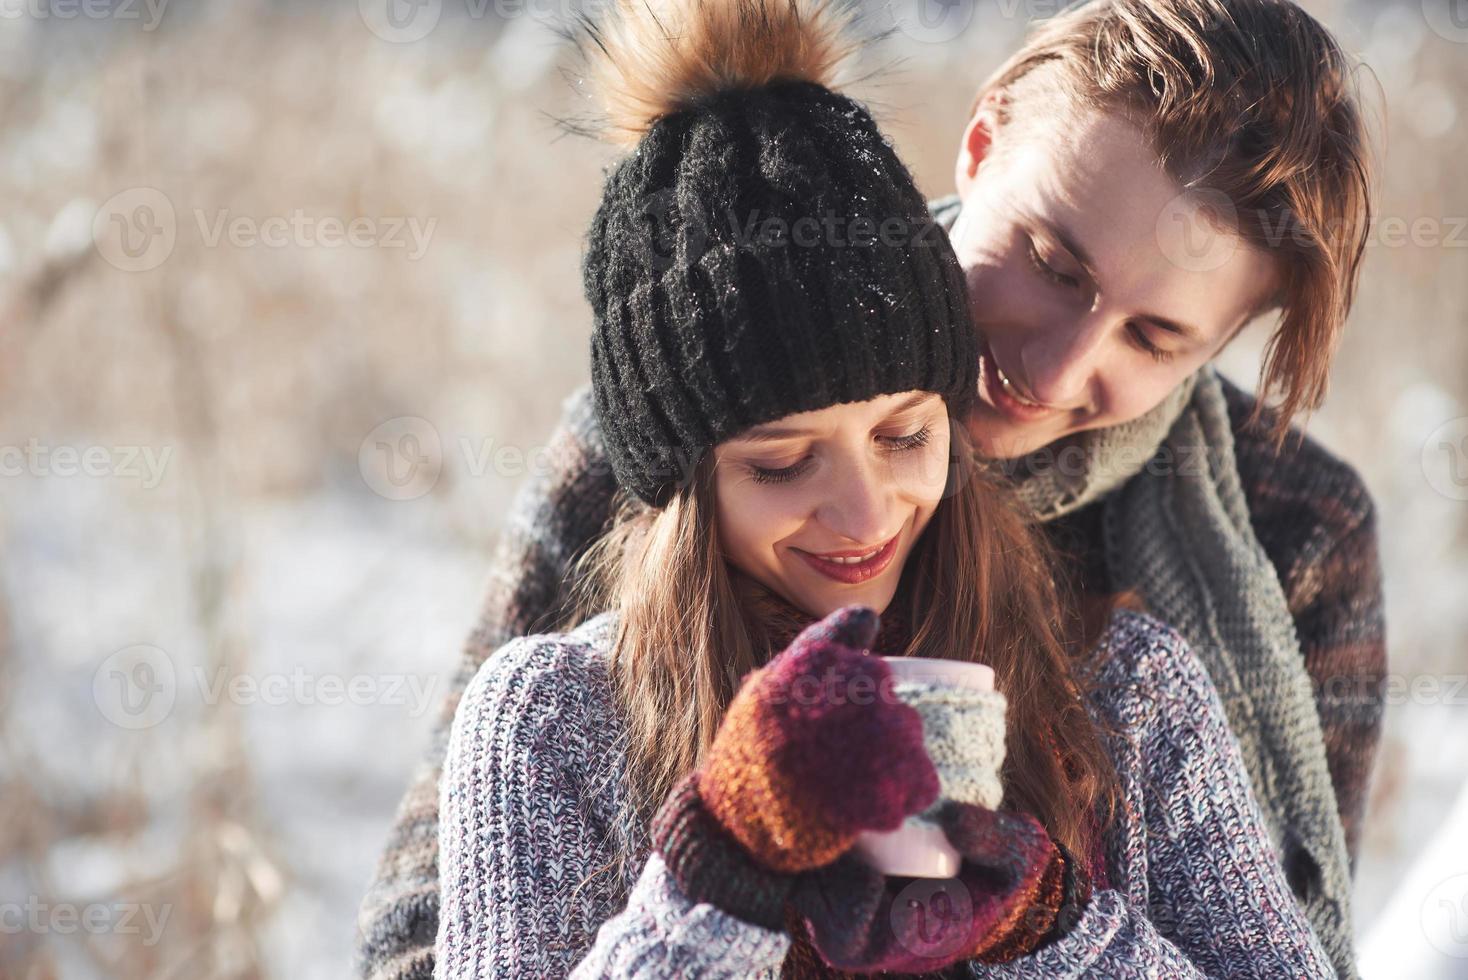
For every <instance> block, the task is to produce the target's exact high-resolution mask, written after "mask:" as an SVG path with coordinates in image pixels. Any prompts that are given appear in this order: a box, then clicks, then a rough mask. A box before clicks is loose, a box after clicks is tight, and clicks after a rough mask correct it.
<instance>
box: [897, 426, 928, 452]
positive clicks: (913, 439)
mask: <svg viewBox="0 0 1468 980" xmlns="http://www.w3.org/2000/svg"><path fill="white" fill-rule="evenodd" d="M932 434H933V430H932V427H931V426H928V425H925V426H923V427H922V428H921V429H918V430H917V431H916V432H913V433H910V434H909V435H905V436H892V437H890V438H889V439H888V442H889V443H890V444H891V446H892V450H893V451H894V452H899V453H900V452H906V451H908V450H910V449H920V448H922V447H923V446H926V445H927V444H928V439H929V437H930V436H932Z"/></svg>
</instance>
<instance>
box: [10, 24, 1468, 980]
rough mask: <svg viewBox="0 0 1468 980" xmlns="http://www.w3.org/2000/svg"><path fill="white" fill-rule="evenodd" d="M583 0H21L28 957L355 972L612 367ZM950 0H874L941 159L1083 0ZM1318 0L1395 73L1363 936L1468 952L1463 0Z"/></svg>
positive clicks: (17, 582)
mask: <svg viewBox="0 0 1468 980" xmlns="http://www.w3.org/2000/svg"><path fill="white" fill-rule="evenodd" d="M574 2H576V0H420V2H418V3H416V4H413V3H409V2H407V0H360V2H358V3H353V2H343V3H337V4H329V5H328V4H321V5H316V4H307V3H291V2H288V0H281V2H275V3H272V2H265V0H235V2H230V3H224V2H219V3H213V4H205V3H190V2H187V0H172V2H165V0H0V134H3V135H0V197H3V200H4V202H5V203H4V205H3V208H0V577H3V590H0V976H3V977H7V978H8V977H21V978H29V980H39V978H50V977H65V978H91V977H106V978H133V977H149V978H172V977H187V978H190V980H194V978H215V977H221V978H223V977H229V978H255V977H261V978H263V977H271V978H285V977H289V978H298V980H306V978H317V977H320V978H328V977H330V978H338V977H343V976H346V975H348V973H349V963H350V956H351V950H352V946H353V934H354V930H355V928H356V924H355V913H356V909H357V906H358V902H359V900H360V898H361V896H362V894H363V891H364V889H365V887H366V884H367V881H368V879H369V876H370V873H371V869H372V866H373V863H374V862H375V860H376V858H377V856H378V854H379V852H380V850H381V847H382V845H383V842H384V838H385V834H386V832H387V829H388V826H389V823H390V820H391V816H392V813H393V809H394V807H395V805H396V804H397V802H398V799H399V797H400V795H401V793H402V792H403V790H404V788H405V787H406V786H407V783H408V777H409V772H410V770H411V768H412V767H413V766H414V764H415V763H416V762H417V761H418V759H419V757H420V755H421V753H422V752H423V750H424V748H425V745H426V741H427V732H428V729H429V726H430V725H431V723H432V721H433V718H434V716H435V714H436V713H437V710H438V706H439V701H440V699H441V698H442V696H443V689H442V685H443V684H444V683H445V682H446V681H445V678H446V672H447V671H448V669H449V668H450V666H451V665H452V664H453V663H454V662H455V660H456V658H457V656H458V653H459V648H460V646H461V644H462V642H463V640H464V638H465V637H466V635H467V633H468V631H469V628H470V626H471V623H472V622H473V620H474V618H475V614H476V610H477V606H478V603H479V600H480V598H481V593H482V589H483V584H484V576H485V574H486V570H487V566H488V560H489V555H490V549H491V548H492V546H493V543H494V541H495V539H496V535H497V532H498V530H499V528H500V524H501V519H502V515H503V514H504V511H505V508H506V505H507V503H508V501H509V500H510V498H511V496H512V494H513V493H514V491H515V489H516V487H517V486H518V485H519V484H520V483H521V482H522V480H523V479H524V477H525V474H526V473H527V472H528V470H529V468H531V467H533V466H535V465H537V460H538V457H537V450H539V449H540V447H542V446H543V443H544V440H545V439H546V437H547V436H548V435H549V433H550V431H551V428H552V425H553V423H554V420H555V418H556V417H557V414H558V411H559V403H560V400H561V398H562V397H563V396H564V395H565V394H566V393H567V392H569V391H570V390H571V389H572V388H573V387H574V386H575V385H576V384H578V383H579V382H580V381H581V380H583V379H584V377H585V374H586V360H587V359H586V354H585V350H586V346H585V344H586V333H587V316H586V312H585V310H584V307H583V302H582V299H581V296H580V283H579V276H578V261H579V255H580V237H581V234H582V232H583V230H584V228H585V226H586V223H587V221H588V220H589V218H590V214H591V210H592V207H593V205H594V202H595V200H596V198H597V196H598V192H599V180H600V170H601V167H602V166H604V165H605V164H606V162H607V161H608V160H609V159H610V155H609V152H608V151H607V150H606V149H605V148H603V147H601V146H598V145H596V144H593V143H590V142H587V141H585V140H582V139H577V138H564V137H562V135H561V133H560V132H559V131H558V130H557V129H556V127H555V126H554V124H553V121H552V117H554V116H559V115H566V114H571V113H576V112H578V111H581V110H583V109H584V106H583V105H582V104H581V103H580V102H579V101H578V96H577V94H576V92H575V91H574V90H573V89H572V88H571V87H570V86H569V85H568V84H567V83H566V81H565V80H564V79H563V78H562V76H561V73H560V69H562V68H564V67H565V66H566V65H567V64H568V63H569V59H568V57H567V52H566V51H565V50H564V48H563V47H562V46H561V45H560V44H559V43H558V42H557V40H556V38H555V36H554V34H553V33H552V32H551V30H550V27H549V25H550V24H552V23H554V22H555V21H557V20H559V19H561V18H563V17H564V16H565V15H566V14H567V13H568V12H569V11H570V10H572V9H577V8H574V7H568V6H567V4H570V3H574ZM586 2H588V3H590V2H596V0H586ZM874 2H875V0H874ZM917 2H918V0H910V2H909V0H893V5H891V6H886V5H885V4H883V5H874V6H873V8H872V10H873V15H872V16H873V19H874V22H878V23H880V22H881V19H882V18H884V17H885V18H888V19H890V20H892V21H895V22H897V23H899V24H900V25H902V28H903V29H901V30H899V31H898V32H897V33H896V34H895V35H894V36H893V37H892V38H891V40H890V41H889V42H888V43H887V44H886V45H884V47H883V48H882V49H881V50H880V57H879V61H881V62H882V63H885V64H889V66H890V70H889V71H888V73H887V74H886V75H885V76H884V80H883V81H882V82H881V84H880V85H879V86H876V87H873V86H870V85H869V86H867V87H866V88H864V89H863V90H862V94H865V95H868V96H870V97H872V98H873V99H874V101H875V102H876V103H877V107H878V109H879V115H880V117H881V119H882V121H883V123H884V125H885V126H886V128H887V130H888V132H889V133H891V134H892V135H893V136H894V138H895V139H896V141H897V142H898V144H899V147H900V149H901V150H902V152H903V153H904V155H905V157H906V159H907V160H908V161H909V163H910V164H911V165H912V166H913V168H914V170H915V172H916V173H917V174H918V175H919V178H920V181H921V183H922V185H923V187H924V188H925V190H926V191H927V192H928V193H930V194H931V195H934V196H937V195H940V194H943V193H947V192H948V191H949V190H950V189H951V186H952V184H951V180H952V178H951V173H952V160H953V155H954V152H955V149H956V142H957V137H958V134H959V132H960V131H961V126H962V124H963V122H964V117H965V111H966V109H967V107H968V104H969V101H970V99H971V97H972V94H973V92H974V90H975V87H976V85H977V84H978V82H979V81H980V79H981V78H982V77H983V76H984V75H986V74H987V73H988V71H989V70H990V69H991V68H992V67H993V66H994V65H995V64H996V63H997V62H998V60H999V59H1000V57H1001V56H1002V55H1003V54H1004V53H1005V52H1006V51H1007V50H1009V49H1011V48H1012V46H1013V45H1014V44H1015V43H1016V41H1017V39H1018V38H1019V36H1020V35H1021V33H1022V32H1023V30H1024V28H1025V26H1026V24H1027V23H1028V22H1029V20H1030V19H1032V18H1036V17H1044V16H1048V15H1050V14H1052V13H1053V12H1054V11H1055V9H1056V6H1057V3H1055V2H1046V0H947V2H946V3H945V4H943V5H942V6H937V5H931V6H929V7H928V8H922V7H919V6H916V3H917ZM927 2H929V3H930V4H933V3H934V2H935V0H927ZM1306 6H1307V7H1309V8H1310V9H1311V10H1312V11H1313V12H1315V13H1316V14H1317V15H1318V16H1320V17H1321V18H1323V19H1324V20H1325V21H1326V22H1327V23H1328V24H1329V25H1330V26H1332V27H1333V28H1334V29H1335V30H1336V31H1337V32H1338V33H1339V35H1340V37H1341V38H1342V40H1343V42H1344V43H1345V44H1346V46H1347V47H1348V48H1350V49H1352V50H1353V51H1356V52H1359V53H1360V54H1361V55H1362V56H1363V57H1364V59H1365V60H1366V62H1367V63H1368V64H1369V65H1370V66H1371V68H1372V69H1374V72H1375V76H1376V78H1377V80H1378V82H1379V86H1380V91H1381V94H1382V95H1383V96H1384V103H1385V111H1384V113H1383V114H1382V115H1383V119H1382V121H1381V125H1380V127H1379V130H1380V132H1381V139H1380V145H1381V148H1382V158H1383V164H1384V167H1383V172H1384V178H1385V179H1384V182H1383V186H1382V194H1381V199H1380V218H1379V222H1378V227H1377V231H1376V233H1375V234H1374V235H1373V241H1372V247H1371V249H1370V255H1369V258H1368V261H1367V267H1366V275H1365V282H1364V287H1363V292H1362V295H1361V300H1360V303H1359V305H1358V308H1357V310H1356V313H1355V315H1354V318H1353V323H1352V326H1351V329H1350V332H1349V335H1348V337H1347V338H1346V341H1345V344H1344V347H1343V348H1342V350H1341V352H1340V356H1339V359H1338V362H1337V366H1336V370H1335V373H1334V377H1333V382H1332V385H1333V386H1332V392H1331V397H1330V400H1329V404H1328V406H1327V408H1326V409H1325V410H1323V411H1321V412H1320V413H1318V414H1317V415H1316V416H1315V417H1314V418H1313V419H1312V420H1311V423H1310V431H1311V432H1312V433H1313V434H1314V435H1315V436H1317V437H1318V438H1320V439H1321V440H1323V441H1324V442H1325V443H1326V444H1327V445H1328V446H1330V447H1331V448H1333V449H1334V450H1336V451H1337V452H1339V453H1341V454H1343V455H1344V456H1345V457H1346V458H1347V459H1349V460H1350V461H1351V462H1353V463H1354V464H1355V465H1356V466H1357V467H1359V469H1360V470H1361V472H1362V473H1363V474H1364V475H1365V478H1366V481H1367V483H1368V484H1369V485H1370V488H1371V490H1372V492H1373V493H1374V495H1375V497H1376V500H1377V503H1378V505H1379V508H1380V511H1381V528H1382V538H1381V541H1382V547H1383V553H1384V560H1385V566H1386V580H1387V602H1388V629H1389V639H1390V649H1391V656H1392V670H1393V673H1394V675H1395V677H1396V683H1395V686H1394V696H1393V699H1392V704H1391V705H1390V707H1389V714H1388V719H1387V735H1386V740H1385V743H1384V745H1383V748H1382V752H1381V756H1380V760H1379V764H1378V769H1377V772H1376V777H1375V784H1374V791H1373V796H1372V800H1371V813H1370V820H1369V823H1368V828H1367V834H1366V839H1365V844H1364V854H1363V858H1362V863H1361V867H1360V869H1359V878H1358V900H1357V905H1356V914H1357V918H1358V927H1359V936H1360V946H1361V951H1362V956H1363V967H1364V969H1365V971H1366V973H1367V976H1368V978H1369V980H1375V978H1393V980H1395V978H1402V977H1424V978H1426V977H1448V976H1468V785H1465V774H1468V684H1465V677H1468V601H1465V599H1468V330H1465V326H1468V323H1465V321H1468V184H1465V181H1464V172H1465V171H1464V164H1463V161H1464V160H1465V159H1468V136H1465V133H1468V127H1465V120H1464V119H1463V117H1462V114H1464V113H1468V3H1465V2H1464V0H1425V2H1424V0H1401V2H1394V3H1383V2H1381V0H1371V2H1364V0H1362V2H1351V3H1346V2H1325V0H1312V2H1308V3H1307V4H1306ZM894 63H895V64H894ZM1257 334H1258V331H1257V330H1256V331H1255V333H1254V334H1252V335H1246V336H1245V337H1244V338H1243V339H1242V340H1241V341H1240V342H1239V343H1238V344H1237V345H1236V347H1235V348H1234V349H1233V350H1231V351H1230V352H1229V353H1228V355H1227V357H1226V359H1225V366H1226V369H1227V370H1228V371H1229V372H1230V373H1231V374H1232V375H1233V376H1234V377H1235V378H1237V379H1239V380H1241V381H1244V382H1246V383H1252V379H1253V378H1254V375H1255V371H1256V367H1257V354H1258V347H1259V341H1260V338H1259V336H1257Z"/></svg>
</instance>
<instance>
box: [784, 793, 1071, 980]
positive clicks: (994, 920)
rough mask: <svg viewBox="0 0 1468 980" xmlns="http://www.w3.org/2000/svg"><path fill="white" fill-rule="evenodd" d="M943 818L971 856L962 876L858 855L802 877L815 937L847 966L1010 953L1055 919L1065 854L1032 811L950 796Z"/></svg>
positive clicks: (832, 959) (927, 968)
mask: <svg viewBox="0 0 1468 980" xmlns="http://www.w3.org/2000/svg"><path fill="white" fill-rule="evenodd" d="M937 817H938V820H939V821H940V823H941V824H942V826H943V828H944V831H945V833H947V835H948V837H949V840H950V841H951V842H952V843H953V845H954V847H955V848H957V849H958V851H959V853H961V854H962V855H963V864H962V866H961V867H960V869H959V873H958V875H957V876H956V877H954V878H907V877H888V876H886V875H883V874H882V873H881V872H879V871H876V870H875V869H873V868H872V867H871V866H870V865H868V864H866V863H865V862H864V861H863V860H861V858H859V857H858V856H857V855H856V854H854V853H852V854H847V855H843V856H842V857H841V858H840V859H839V860H837V861H835V862H834V863H832V864H831V865H830V866H828V867H825V868H821V869H818V870H816V871H812V872H809V873H807V874H804V875H802V876H801V877H800V880H799V882H797V884H796V886H795V890H794V891H793V892H792V893H791V896H790V901H791V905H792V906H793V908H794V910H795V912H796V913H798V914H799V916H800V917H801V921H802V923H803V925H804V927H805V934H804V935H802V936H797V939H796V941H797V943H802V942H805V943H809V944H810V945H811V946H813V947H814V948H815V950H816V951H817V953H818V954H819V955H820V957H821V959H822V960H823V961H824V962H825V963H827V964H828V965H830V966H832V967H835V968H837V969H840V970H845V971H851V972H863V973H868V972H869V973H877V972H895V973H909V974H911V973H925V972H933V971H937V970H941V969H943V968H944V967H946V966H949V965H951V964H953V963H957V962H960V961H963V960H970V959H976V960H980V961H983V962H1001V961H1004V960H1006V959H1011V958H1013V957H1015V956H1019V955H1023V954H1024V953H1025V952H1028V951H1029V950H1031V949H1034V948H1035V947H1037V946H1039V945H1040V944H1041V943H1042V942H1043V941H1044V940H1045V938H1046V937H1047V936H1048V935H1049V934H1050V933H1051V931H1052V929H1053V928H1054V924H1055V918H1056V912H1057V909H1058V908H1059V906H1060V904H1061V899H1062V893H1063V890H1064V880H1065V866H1066V865H1065V859H1064V858H1063V856H1062V854H1061V852H1060V851H1059V849H1058V848H1057V847H1056V846H1055V844H1054V843H1053V841H1052V840H1051V838H1050V835H1049V834H1048V833H1047V832H1046V831H1045V828H1044V827H1042V826H1041V825H1040V823H1039V821H1037V820H1036V819H1035V818H1034V817H1031V816H1029V815H1027V814H1017V813H1009V812H1005V811H998V810H990V809H987V808H984V807H978V806H974V805H972V804H967V803H955V802H951V801H950V802H947V803H945V804H944V805H943V806H942V807H941V808H940V809H939V811H938V814H937Z"/></svg>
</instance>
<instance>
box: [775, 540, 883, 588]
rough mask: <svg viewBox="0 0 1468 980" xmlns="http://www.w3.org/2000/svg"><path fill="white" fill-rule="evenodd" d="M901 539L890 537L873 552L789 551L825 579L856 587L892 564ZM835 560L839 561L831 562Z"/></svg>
mask: <svg viewBox="0 0 1468 980" xmlns="http://www.w3.org/2000/svg"><path fill="white" fill-rule="evenodd" d="M901 537H902V535H901V534H894V535H892V537H891V539H890V540H888V542H887V543H886V544H884V545H882V546H881V547H880V548H878V549H876V551H875V552H861V551H829V552H826V553H825V555H824V556H823V555H815V554H811V553H810V552H809V551H802V550H801V549H800V548H792V549H791V550H792V551H794V552H795V553H796V554H798V555H799V556H800V557H801V558H802V559H804V561H805V563H806V564H807V565H809V566H810V567H811V568H813V569H815V570H816V571H818V572H820V573H821V574H822V575H824V576H826V577H827V578H830V579H834V580H835V581H837V582H842V583H844V584H846V585H856V584H857V583H859V582H865V581H867V580H869V579H873V578H876V577H877V576H878V575H881V574H882V572H884V571H886V569H887V566H888V565H890V564H892V557H893V556H894V555H896V554H897V540H898V539H899V538H901ZM837 558H839V559H841V560H840V561H833V560H832V559H837Z"/></svg>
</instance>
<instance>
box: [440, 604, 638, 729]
mask: <svg viewBox="0 0 1468 980" xmlns="http://www.w3.org/2000/svg"><path fill="white" fill-rule="evenodd" d="M615 635H616V618H615V614H613V613H610V612H607V613H602V614H600V615H597V616H594V617H592V618H591V619H588V620H586V621H585V622H583V623H582V624H581V625H579V626H577V627H575V628H574V629H571V630H568V631H566V632H560V633H536V634H532V635H529V636H519V637H516V638H515V639H513V640H510V641H509V642H508V643H506V644H504V645H503V646H501V647H500V648H499V649H497V650H495V651H494V652H493V653H491V654H490V655H489V657H488V658H486V659H485V661H484V663H483V664H481V665H480V666H479V670H478V671H477V672H476V673H475V675H474V677H473V679H472V680H470V682H469V684H468V686H467V687H466V688H465V689H464V695H463V699H462V700H461V701H460V702H459V706H458V708H457V710H456V712H455V726H456V727H461V728H462V727H467V726H476V727H477V726H480V725H483V724H487V723H495V724H511V725H517V726H521V727H522V728H523V727H524V726H525V725H527V724H532V725H534V726H535V727H539V728H547V727H557V728H561V729H566V728H570V729H593V728H595V726H597V725H598V724H601V723H602V722H603V720H604V716H605V715H606V714H607V713H608V712H609V711H610V709H611V689H610V687H609V682H608V675H607V669H606V664H607V654H608V652H609V651H610V649H611V644H612V642H613V640H614V639H615Z"/></svg>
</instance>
